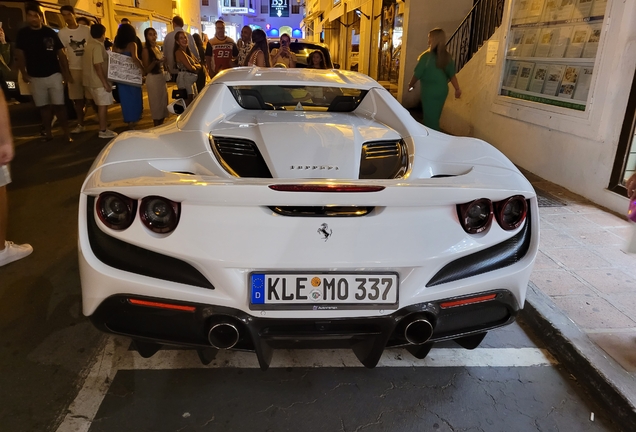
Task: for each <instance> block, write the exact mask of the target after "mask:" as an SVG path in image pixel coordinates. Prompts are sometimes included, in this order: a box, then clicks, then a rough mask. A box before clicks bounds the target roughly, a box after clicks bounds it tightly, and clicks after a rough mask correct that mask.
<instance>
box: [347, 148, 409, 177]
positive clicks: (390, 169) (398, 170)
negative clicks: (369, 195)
mask: <svg viewBox="0 0 636 432" xmlns="http://www.w3.org/2000/svg"><path fill="white" fill-rule="evenodd" d="M407 168H408V155H407V152H406V145H405V144H404V141H402V140H392V141H374V142H368V143H364V144H363V145H362V155H361V158H360V175H359V178H361V179H393V178H398V177H402V176H403V175H404V174H405V173H406V170H407Z"/></svg>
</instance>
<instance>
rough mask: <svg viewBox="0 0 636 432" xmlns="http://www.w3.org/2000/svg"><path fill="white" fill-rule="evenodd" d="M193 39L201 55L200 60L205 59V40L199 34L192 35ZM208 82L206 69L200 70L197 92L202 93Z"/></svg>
mask: <svg viewBox="0 0 636 432" xmlns="http://www.w3.org/2000/svg"><path fill="white" fill-rule="evenodd" d="M192 37H193V38H194V44H195V45H196V46H197V51H198V53H199V58H200V59H201V58H205V47H204V46H203V39H201V36H199V34H198V33H195V34H193V35H192ZM207 80H208V73H207V72H206V69H205V68H204V67H202V68H201V69H199V78H197V82H196V85H197V92H199V93H200V92H201V90H203V87H205V83H206V81H207Z"/></svg>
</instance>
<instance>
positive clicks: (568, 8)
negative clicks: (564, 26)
mask: <svg viewBox="0 0 636 432" xmlns="http://www.w3.org/2000/svg"><path fill="white" fill-rule="evenodd" d="M575 1H576V0H559V3H558V6H557V9H556V11H555V13H554V14H555V19H556V20H557V21H564V20H569V19H570V18H572V13H573V12H574V3H575Z"/></svg>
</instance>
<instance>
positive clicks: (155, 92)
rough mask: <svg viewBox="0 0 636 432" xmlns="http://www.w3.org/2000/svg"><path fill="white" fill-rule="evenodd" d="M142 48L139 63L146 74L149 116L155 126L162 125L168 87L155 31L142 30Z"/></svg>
mask: <svg viewBox="0 0 636 432" xmlns="http://www.w3.org/2000/svg"><path fill="white" fill-rule="evenodd" d="M144 39H145V40H146V46H145V47H144V50H143V53H142V56H141V62H142V63H143V65H144V73H145V74H146V89H147V90H148V103H149V105H150V114H151V116H152V122H153V123H154V125H155V126H159V125H160V124H162V123H163V122H164V120H165V118H166V117H168V87H167V86H166V79H165V76H164V73H165V72H167V71H166V70H165V62H166V58H165V57H164V55H163V53H162V52H161V50H160V49H159V47H158V46H157V31H156V30H155V29H154V28H152V27H148V28H147V29H146V30H144Z"/></svg>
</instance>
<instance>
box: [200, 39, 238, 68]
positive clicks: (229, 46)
mask: <svg viewBox="0 0 636 432" xmlns="http://www.w3.org/2000/svg"><path fill="white" fill-rule="evenodd" d="M205 56H206V57H212V61H213V62H214V73H219V72H221V71H222V70H223V69H229V68H231V67H232V59H233V58H235V57H236V56H238V47H237V46H236V44H235V43H234V40H233V39H232V38H231V37H226V38H225V39H223V40H221V39H218V38H217V37H216V36H214V38H213V39H210V40H209V41H208V45H207V46H206V48H205Z"/></svg>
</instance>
